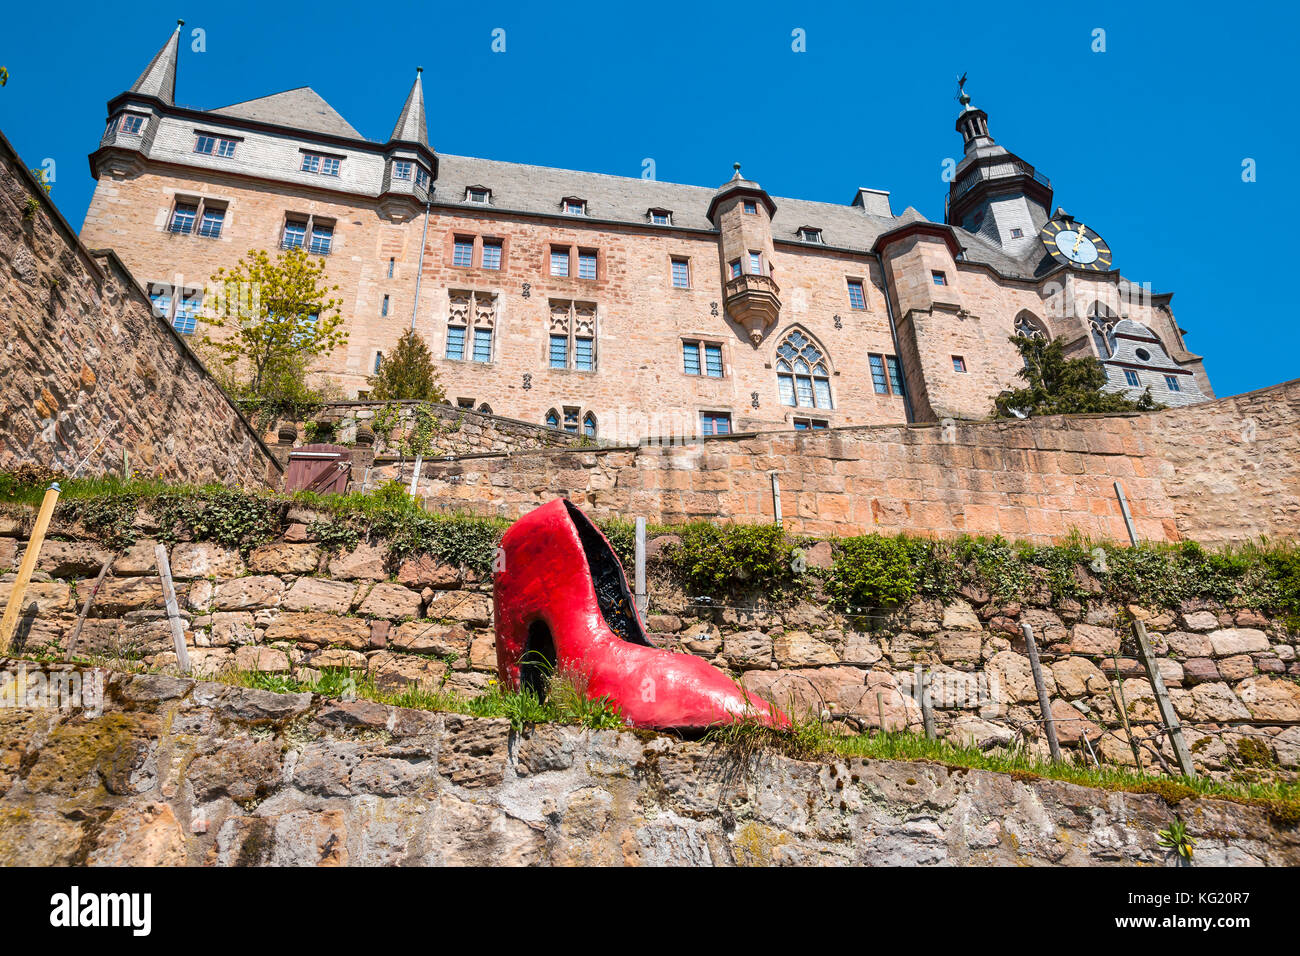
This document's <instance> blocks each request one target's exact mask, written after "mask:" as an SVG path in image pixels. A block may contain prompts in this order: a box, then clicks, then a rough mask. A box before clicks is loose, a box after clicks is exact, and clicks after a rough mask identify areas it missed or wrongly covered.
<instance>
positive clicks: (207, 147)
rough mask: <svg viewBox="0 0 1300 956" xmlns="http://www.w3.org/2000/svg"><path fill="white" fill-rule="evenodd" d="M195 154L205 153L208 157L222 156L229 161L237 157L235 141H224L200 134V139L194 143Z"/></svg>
mask: <svg viewBox="0 0 1300 956" xmlns="http://www.w3.org/2000/svg"><path fill="white" fill-rule="evenodd" d="M194 152H196V153H203V154H204V155H207V156H220V157H221V158H222V159H229V158H230V157H231V156H234V155H235V141H234V140H233V139H223V138H222V137H220V136H208V135H206V134H205V133H200V134H199V135H198V139H196V140H195V141H194Z"/></svg>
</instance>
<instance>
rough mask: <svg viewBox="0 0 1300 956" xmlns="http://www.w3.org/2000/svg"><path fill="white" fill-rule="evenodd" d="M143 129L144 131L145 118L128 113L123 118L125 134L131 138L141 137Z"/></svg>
mask: <svg viewBox="0 0 1300 956" xmlns="http://www.w3.org/2000/svg"><path fill="white" fill-rule="evenodd" d="M142 129H144V117H143V116H135V115H134V114H131V113H128V114H127V115H126V116H124V117H122V132H123V133H127V134H128V135H130V136H139V135H140V130H142Z"/></svg>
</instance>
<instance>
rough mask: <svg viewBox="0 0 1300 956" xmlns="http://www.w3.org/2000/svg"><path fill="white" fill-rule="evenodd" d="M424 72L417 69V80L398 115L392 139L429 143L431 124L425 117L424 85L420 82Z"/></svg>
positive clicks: (422, 143)
mask: <svg viewBox="0 0 1300 956" xmlns="http://www.w3.org/2000/svg"><path fill="white" fill-rule="evenodd" d="M422 72H423V70H420V69H417V70H416V71H415V82H414V83H412V84H411V92H410V93H408V94H406V102H405V103H404V104H403V105H402V113H401V115H400V116H398V117H397V125H396V126H394V127H393V135H392V136H390V137H388V138H389V140H390V141H391V140H396V141H398V142H402V143H419V144H420V145H421V146H428V145H429V125H428V123H426V122H425V119H424V85H423V84H422V83H421V82H420V74H421V73H422Z"/></svg>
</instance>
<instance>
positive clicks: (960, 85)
mask: <svg viewBox="0 0 1300 956" xmlns="http://www.w3.org/2000/svg"><path fill="white" fill-rule="evenodd" d="M957 99H958V100H959V101H960V102H961V105H962V106H965V105H966V104H967V103H969V102H970V94H969V93H967V92H966V74H965V73H963V74H962V75H961V76H959V77H957Z"/></svg>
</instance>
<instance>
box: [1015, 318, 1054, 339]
mask: <svg viewBox="0 0 1300 956" xmlns="http://www.w3.org/2000/svg"><path fill="white" fill-rule="evenodd" d="M1016 335H1019V336H1021V337H1022V338H1026V339H1042V340H1043V341H1047V339H1048V338H1049V336H1048V334H1047V330H1046V329H1044V328H1043V326H1042V324H1041V323H1040V322H1039V321H1038V320H1037V319H1036V318H1034V315H1033V313H1032V312H1021V313H1020V314H1019V315H1018V316H1016Z"/></svg>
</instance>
